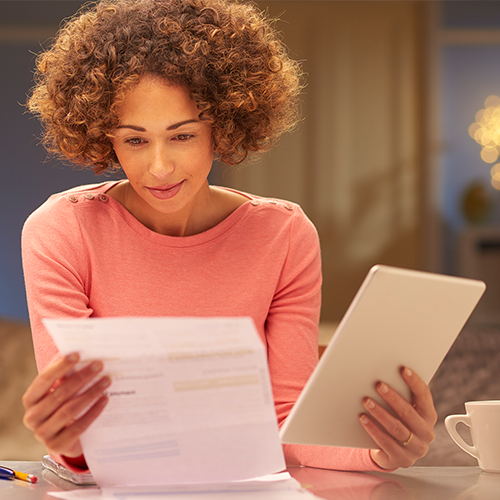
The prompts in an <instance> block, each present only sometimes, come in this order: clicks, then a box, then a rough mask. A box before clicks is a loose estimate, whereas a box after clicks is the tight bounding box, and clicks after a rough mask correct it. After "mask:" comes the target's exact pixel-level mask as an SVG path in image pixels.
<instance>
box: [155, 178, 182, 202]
mask: <svg viewBox="0 0 500 500" xmlns="http://www.w3.org/2000/svg"><path fill="white" fill-rule="evenodd" d="M183 184H184V181H181V182H178V183H177V184H169V185H168V186H158V187H156V186H155V187H148V186H146V189H147V190H148V191H149V192H150V193H151V194H152V195H153V196H154V197H155V198H158V199H159V200H168V199H169V198H173V197H174V196H175V195H176V194H177V193H178V192H179V191H180V190H181V188H182V185H183Z"/></svg>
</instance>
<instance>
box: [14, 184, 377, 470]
mask: <svg viewBox="0 0 500 500" xmlns="http://www.w3.org/2000/svg"><path fill="white" fill-rule="evenodd" d="M113 185H114V183H113V182H106V183H102V184H98V185H91V186H82V187H79V188H75V189H73V190H70V191H66V192H64V193H60V194H56V195H53V196H51V197H50V198H49V200H48V201H47V202H45V203H44V204H43V205H42V206H41V207H40V208H39V209H37V210H36V211H35V212H34V213H33V214H32V215H31V216H30V217H29V218H28V220H27V221H26V224H25V226H24V229H23V238H22V250H23V266H24V274H25V281H26V292H27V298H28V307H29V313H30V321H31V327H32V332H33V341H34V347H35V354H36V359H37V364H38V369H39V370H41V369H43V368H44V367H45V366H47V365H48V364H49V363H50V362H52V361H53V360H54V359H55V358H57V357H58V355H59V354H58V352H57V349H56V347H55V345H54V343H53V341H52V339H51V337H50V336H49V335H48V333H47V332H46V331H45V329H44V327H43V325H42V323H41V320H42V318H57V317H73V318H77V317H90V316H93V317H108V316H251V317H252V318H253V319H254V321H255V325H256V327H257V329H258V331H259V334H260V336H261V338H262V340H263V342H264V343H265V345H266V346H267V353H268V361H269V370H270V375H271V382H272V387H273V393H274V400H275V408H276V414H277V417H278V421H279V423H280V424H281V423H282V422H283V421H284V419H285V418H286V416H287V415H288V413H289V412H290V409H291V408H292V406H293V404H294V402H295V401H296V400H297V397H298V396H299V394H300V392H301V390H302V388H303V387H304V384H305V383H306V381H307V379H308V377H309V375H310V374H311V372H312V370H313V369H314V367H315V365H316V363H317V358H318V342H317V332H318V322H319V311H320V294H321V262H320V250H319V242H318V236H317V233H316V230H315V228H314V226H313V225H312V224H311V222H310V221H309V219H307V217H306V216H305V215H304V213H303V212H302V210H301V209H300V207H299V206H297V205H295V204H293V203H289V202H284V201H281V200H272V199H263V198H259V197H255V196H250V195H247V194H244V193H241V194H244V196H247V197H248V198H249V201H248V202H247V203H244V204H243V205H242V206H240V207H239V208H238V209H237V210H235V211H234V212H233V213H232V214H231V215H230V216H229V217H227V218H226V219H225V220H224V221H222V222H221V223H220V224H218V225H217V226H215V227H213V228H212V229H209V230H208V231H206V232H204V233H201V234H197V235H194V236H188V237H182V238H179V237H171V236H164V235H161V234H158V233H155V232H153V231H151V230H149V229H148V228H146V227H145V226H143V225H142V224H141V223H140V222H139V221H138V220H137V219H135V218H134V217H133V216H132V215H131V214H130V213H129V212H128V211H127V210H126V209H125V208H124V207H123V206H122V205H121V204H119V203H118V202H117V201H116V200H114V199H113V198H111V197H109V196H108V195H106V194H105V193H106V191H107V190H108V189H110V188H111V187H112V186H113ZM332 425H335V423H334V422H332ZM49 451H50V450H49ZM284 452H285V457H286V460H287V463H288V464H302V465H309V466H313V467H321V468H330V469H340V470H380V469H379V468H378V467H377V466H376V465H375V464H374V462H373V461H372V460H371V458H370V455H369V452H368V450H358V449H346V448H331V447H319V446H302V445H284ZM55 458H56V460H58V461H60V462H63V463H65V461H64V459H63V458H62V457H60V456H57V455H55Z"/></svg>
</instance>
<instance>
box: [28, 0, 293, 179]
mask: <svg viewBox="0 0 500 500" xmlns="http://www.w3.org/2000/svg"><path fill="white" fill-rule="evenodd" d="M145 74H153V75H157V76H160V77H163V78H165V79H167V80H168V81H170V82H171V83H173V84H176V85H183V86H185V88H186V89H187V90H188V91H189V93H190V95H191V98H192V99H193V100H194V101H195V102H196V104H197V106H198V109H199V110H200V116H202V117H204V118H205V119H209V120H210V121H211V122H212V134H213V144H214V152H215V154H216V156H217V158H218V159H219V160H220V161H222V162H223V163H226V164H227V165H236V164H238V163H241V162H242V161H243V160H244V159H245V158H246V157H247V155H248V153H249V152H264V151H267V150H269V149H270V148H271V147H273V146H274V145H275V144H276V142H277V141H278V139H279V137H280V136H281V135H282V134H283V133H284V132H287V131H290V130H292V129H293V128H294V127H295V125H296V124H297V121H298V118H299V113H298V96H299V94H300V91H301V89H302V85H301V77H302V74H301V69H300V65H299V63H297V62H296V61H293V60H292V59H291V58H290V57H289V56H288V54H287V50H286V47H285V45H284V44H283V42H282V40H281V37H280V34H279V33H278V32H277V31H276V30H275V29H274V27H273V23H272V21H271V20H269V19H267V17H266V16H265V14H263V13H262V12H260V11H259V10H258V9H256V8H255V7H254V6H253V5H250V4H247V3H242V2H239V1H237V0H103V1H101V2H99V3H97V4H93V5H92V6H89V5H87V6H84V7H83V8H82V9H81V10H80V11H79V12H78V13H77V15H76V16H74V17H73V18H71V19H69V20H68V21H67V22H66V24H65V25H64V26H63V27H62V28H61V30H60V31H59V33H58V34H57V36H56V38H55V40H54V43H53V44H52V46H51V47H50V48H49V49H48V50H47V51H45V52H42V53H41V54H40V55H39V56H38V59H37V71H36V75H35V87H34V88H33V89H32V91H31V94H30V96H29V98H28V109H29V110H30V111H31V112H32V113H34V114H37V115H38V116H39V117H40V121H41V123H42V129H43V132H42V133H43V135H42V140H43V144H44V145H45V147H46V148H47V150H48V151H49V152H51V153H54V154H56V155H60V156H62V157H63V158H66V159H68V160H70V161H71V162H73V163H77V164H81V165H84V166H92V168H93V169H94V171H95V172H96V173H100V172H103V171H105V170H107V169H115V168H119V164H118V159H117V158H116V155H115V153H114V150H113V147H112V144H111V139H110V138H111V137H112V132H113V130H114V129H115V128H116V126H117V125H118V117H117V115H116V109H117V106H119V104H120V103H121V102H123V99H124V97H125V95H126V92H127V90H128V89H130V88H131V87H132V86H133V85H135V84H137V83H138V81H139V79H140V78H141V76H142V75H145Z"/></svg>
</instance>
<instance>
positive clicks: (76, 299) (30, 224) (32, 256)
mask: <svg viewBox="0 0 500 500" xmlns="http://www.w3.org/2000/svg"><path fill="white" fill-rule="evenodd" d="M81 245H82V238H81V234H80V229H79V224H78V221H77V218H76V215H75V213H74V211H73V210H72V207H71V204H70V202H68V201H67V200H66V199H59V200H57V201H54V200H49V201H48V202H46V203H45V204H44V205H42V207H40V208H39V209H38V210H36V211H35V212H34V213H33V214H31V216H30V217H29V218H28V219H27V221H26V223H25V225H24V228H23V232H22V257H23V271H24V279H25V285H26V297H27V301H28V310H29V316H30V324H31V330H32V335H33V345H34V349H35V357H36V362H37V367H38V371H41V370H43V369H44V368H45V367H46V366H47V365H49V364H50V363H52V362H54V361H55V360H56V359H57V358H58V357H59V356H60V354H59V352H58V350H57V348H56V346H55V344H54V342H53V340H52V337H51V336H50V335H49V334H48V332H47V331H46V329H45V327H44V326H43V324H42V319H43V318H61V317H72V318H84V317H88V316H90V315H91V313H92V310H91V309H90V308H89V307H88V298H87V295H86V291H85V283H86V275H85V273H86V271H85V270H84V269H85V266H83V265H82V246H81ZM48 451H49V453H50V455H51V456H52V458H54V460H56V461H57V462H59V463H61V464H63V465H65V466H66V467H68V469H70V470H72V471H73V472H77V473H82V472H86V471H84V470H82V469H79V468H76V467H74V466H72V465H71V464H69V463H68V462H67V461H66V460H65V459H64V457H63V456H61V455H58V454H56V453H53V452H52V451H51V450H48Z"/></svg>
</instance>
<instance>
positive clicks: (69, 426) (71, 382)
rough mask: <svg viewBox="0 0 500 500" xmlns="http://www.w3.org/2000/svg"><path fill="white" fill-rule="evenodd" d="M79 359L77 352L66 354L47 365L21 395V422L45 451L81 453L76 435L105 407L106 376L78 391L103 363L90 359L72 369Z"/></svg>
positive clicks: (73, 455)
mask: <svg viewBox="0 0 500 500" xmlns="http://www.w3.org/2000/svg"><path fill="white" fill-rule="evenodd" d="M79 359H80V357H79V355H78V354H70V355H68V356H65V357H63V358H60V359H58V360H57V361H55V362H54V363H52V364H51V365H49V366H48V367H47V368H45V369H44V370H43V371H41V372H40V373H39V374H38V375H37V376H36V377H35V379H34V380H33V382H32V383H31V385H30V386H29V387H28V389H27V390H26V392H25V393H24V395H23V398H22V400H23V405H24V410H25V411H24V418H23V423H24V425H25V426H26V427H27V428H28V429H30V430H32V431H33V433H34V436H35V438H36V439H37V440H38V441H40V442H41V443H43V444H44V445H45V446H46V447H47V449H48V450H50V451H51V452H54V453H57V454H59V455H64V456H65V457H69V458H71V457H73V458H74V457H79V456H81V455H82V447H81V445H80V436H81V434H82V433H83V432H84V431H85V430H86V429H87V428H88V427H89V426H90V424H91V423H92V422H93V421H94V420H95V419H96V418H97V417H98V415H99V414H100V413H101V412H102V410H103V409H104V407H105V406H106V404H107V402H108V397H107V396H106V395H104V394H103V393H104V391H105V390H106V388H107V387H109V385H110V384H111V379H110V378H109V377H108V376H104V377H100V378H99V379H98V380H96V381H95V382H94V383H93V384H92V385H90V386H89V387H88V388H86V389H85V390H84V391H83V392H82V393H81V394H80V393H79V392H80V391H81V389H82V388H84V387H85V386H87V385H88V384H89V383H91V382H92V380H93V379H94V378H96V377H97V375H98V374H99V373H100V372H101V371H102V369H103V364H102V362H101V361H93V362H92V363H90V364H88V365H86V366H85V367H84V368H81V369H79V370H75V371H72V370H73V369H74V368H75V365H76V364H77V363H78V361H79ZM86 408H88V409H87V410H86V411H85V413H84V414H83V415H82V414H81V413H82V412H83V411H84V410H85V409H86Z"/></svg>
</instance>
